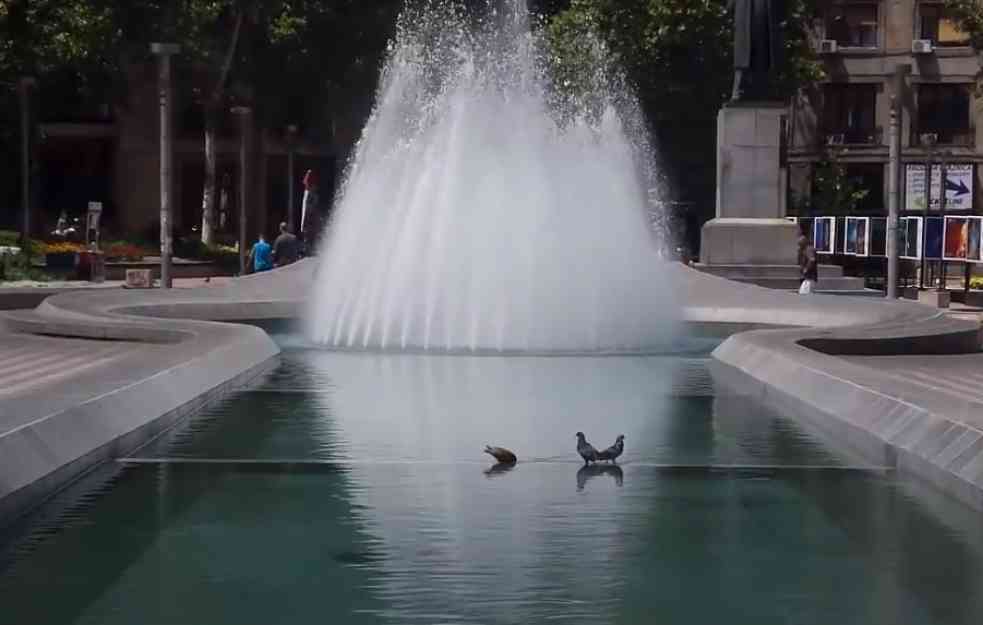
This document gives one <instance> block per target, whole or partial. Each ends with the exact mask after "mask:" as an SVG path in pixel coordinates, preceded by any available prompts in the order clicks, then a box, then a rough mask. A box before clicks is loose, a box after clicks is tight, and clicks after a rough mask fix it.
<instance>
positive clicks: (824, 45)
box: [819, 39, 836, 54]
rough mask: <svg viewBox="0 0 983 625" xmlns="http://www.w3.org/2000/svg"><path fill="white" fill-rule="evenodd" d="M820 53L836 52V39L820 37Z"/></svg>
mask: <svg viewBox="0 0 983 625" xmlns="http://www.w3.org/2000/svg"><path fill="white" fill-rule="evenodd" d="M819 54H836V40H835V39H820V40H819Z"/></svg>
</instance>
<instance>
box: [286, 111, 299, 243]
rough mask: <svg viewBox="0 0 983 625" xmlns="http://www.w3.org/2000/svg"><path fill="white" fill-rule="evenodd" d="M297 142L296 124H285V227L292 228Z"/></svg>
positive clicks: (292, 230)
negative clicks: (295, 148) (295, 149)
mask: <svg viewBox="0 0 983 625" xmlns="http://www.w3.org/2000/svg"><path fill="white" fill-rule="evenodd" d="M296 142H297V124H290V125H289V126H287V228H289V230H290V232H296V230H295V229H294V220H295V219H294V147H295V146H296Z"/></svg>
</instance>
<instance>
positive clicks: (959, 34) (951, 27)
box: [918, 4, 969, 46]
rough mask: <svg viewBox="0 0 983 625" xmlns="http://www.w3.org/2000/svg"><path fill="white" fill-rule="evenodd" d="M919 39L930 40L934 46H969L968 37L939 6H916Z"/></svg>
mask: <svg viewBox="0 0 983 625" xmlns="http://www.w3.org/2000/svg"><path fill="white" fill-rule="evenodd" d="M918 18H919V20H918V24H919V37H918V38H919V39H930V40H931V41H932V43H933V44H934V45H936V46H966V45H969V35H967V34H966V33H964V32H963V31H961V30H959V26H958V25H957V24H956V22H955V21H954V20H952V19H950V18H949V17H948V11H947V10H946V8H945V7H944V6H942V5H941V4H920V5H918Z"/></svg>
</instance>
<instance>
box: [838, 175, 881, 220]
mask: <svg viewBox="0 0 983 625" xmlns="http://www.w3.org/2000/svg"><path fill="white" fill-rule="evenodd" d="M846 176H847V178H848V179H849V180H851V181H852V182H853V184H855V185H856V186H857V188H858V189H864V190H866V191H867V195H865V196H864V197H863V199H861V200H860V201H859V202H857V207H856V211H857V212H858V213H883V212H884V206H885V202H884V165H883V164H881V163H848V164H847V166H846Z"/></svg>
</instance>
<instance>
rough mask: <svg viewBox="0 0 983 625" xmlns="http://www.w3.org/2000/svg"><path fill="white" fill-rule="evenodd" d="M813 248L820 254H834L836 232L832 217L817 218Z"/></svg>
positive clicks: (814, 225) (814, 226)
mask: <svg viewBox="0 0 983 625" xmlns="http://www.w3.org/2000/svg"><path fill="white" fill-rule="evenodd" d="M812 239H813V246H815V248H816V253H818V254H832V253H833V245H834V243H835V242H836V231H835V229H834V228H833V218H832V217H816V220H815V221H814V222H813V237H812Z"/></svg>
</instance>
